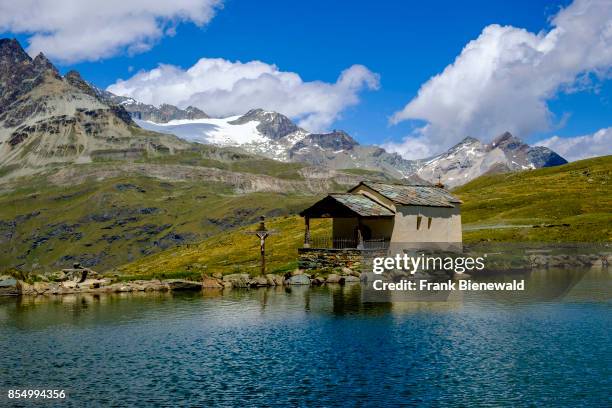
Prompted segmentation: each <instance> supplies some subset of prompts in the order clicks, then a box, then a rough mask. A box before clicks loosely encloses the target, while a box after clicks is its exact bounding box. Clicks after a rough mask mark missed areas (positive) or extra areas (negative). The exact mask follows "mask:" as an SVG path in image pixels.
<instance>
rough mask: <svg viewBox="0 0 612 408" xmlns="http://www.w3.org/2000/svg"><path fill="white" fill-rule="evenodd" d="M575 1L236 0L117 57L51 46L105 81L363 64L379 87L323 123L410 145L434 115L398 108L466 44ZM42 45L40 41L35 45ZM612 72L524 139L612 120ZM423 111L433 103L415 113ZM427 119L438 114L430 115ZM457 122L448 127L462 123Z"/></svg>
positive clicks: (320, 76) (318, 75)
mask: <svg viewBox="0 0 612 408" xmlns="http://www.w3.org/2000/svg"><path fill="white" fill-rule="evenodd" d="M33 1H36V0H33ZM39 1H42V0H39ZM570 4H571V2H570V1H560V2H554V1H552V2H551V1H543V0H536V1H534V0H531V1H513V2H502V1H496V2H495V1H462V2H457V1H431V2H403V1H378V2H375V3H372V2H365V1H352V2H329V1H309V2H307V3H301V4H300V3H297V2H288V1H260V2H249V1H237V0H228V1H225V2H223V5H222V7H220V8H217V9H216V12H215V13H214V16H213V17H210V18H209V19H207V18H202V19H200V21H196V23H197V24H194V22H193V21H190V20H189V18H187V19H183V18H181V17H178V18H177V17H174V18H168V21H174V23H173V22H170V23H165V24H166V26H172V29H173V31H175V33H174V34H173V35H166V34H168V33H165V34H162V35H159V36H157V37H156V38H155V39H153V40H151V41H150V43H149V44H148V45H147V47H145V48H149V49H148V50H145V51H137V52H133V51H128V48H129V43H128V46H122V47H121V46H120V47H118V48H117V49H115V50H113V51H111V52H110V55H103V56H101V57H96V56H93V57H92V56H87V57H84V58H81V59H90V60H89V61H79V57H76V58H73V57H69V58H68V59H64V58H62V55H63V54H62V50H61V49H60V48H58V47H61V45H59V46H58V45H54V47H55V48H52V50H51V52H48V51H45V50H44V49H43V51H44V52H45V53H46V54H48V55H50V58H51V59H52V60H53V61H54V62H55V63H56V64H57V65H58V66H59V67H60V69H61V71H63V72H66V71H67V70H69V69H77V70H78V71H80V72H81V74H82V75H83V77H84V78H86V79H87V80H89V81H91V82H93V83H94V84H96V85H97V86H99V87H102V88H105V87H107V86H109V85H112V84H113V83H115V82H116V81H117V80H118V79H129V78H130V77H132V76H133V75H135V74H136V73H137V72H139V71H142V70H144V71H150V70H152V69H155V68H156V67H157V66H158V64H160V63H164V64H171V65H175V66H177V67H180V68H182V69H188V68H189V67H191V66H193V65H194V64H196V62H198V60H199V59H200V58H222V59H224V60H227V61H230V62H235V61H241V62H249V61H255V60H256V61H262V62H264V63H266V64H270V65H275V66H276V67H278V70H280V71H286V72H291V73H295V74H298V75H299V76H300V77H301V79H302V80H303V81H304V82H311V81H323V82H325V83H330V84H333V83H335V82H336V81H337V79H338V76H339V75H340V73H341V72H342V71H343V70H345V69H347V68H349V67H351V66H353V65H354V64H361V65H363V66H365V67H367V69H368V70H369V71H370V72H371V73H373V74H377V75H378V76H379V86H378V89H369V87H368V86H361V87H360V88H359V89H358V90H355V91H353V93H354V95H349V96H347V98H349V99H350V97H351V96H356V97H357V98H358V99H359V102H358V103H354V102H350V103H348V102H347V103H346V104H345V105H342V107H341V108H338V109H336V110H337V112H335V115H334V119H333V120H328V121H323V122H322V123H323V126H324V128H325V129H332V128H337V129H344V130H346V131H347V132H349V133H350V134H351V135H353V136H354V137H355V138H356V139H357V140H358V141H360V142H362V143H375V144H383V143H385V142H391V145H393V144H395V146H396V147H398V146H400V147H398V148H397V150H398V151H401V143H402V140H404V139H405V138H406V137H407V136H409V135H413V136H414V135H415V132H416V131H418V129H420V128H421V127H422V126H423V125H424V124H425V123H427V122H426V121H425V120H419V119H414V118H409V119H402V120H400V121H398V122H397V123H395V124H392V123H390V118H391V117H392V115H394V114H396V113H397V112H398V111H401V110H402V109H403V108H404V107H405V106H406V105H407V104H408V103H409V102H411V101H412V100H413V98H415V97H416V96H417V92H418V91H419V89H420V87H421V86H423V84H425V83H427V81H428V80H429V79H430V78H432V77H433V76H435V75H437V74H439V73H441V72H442V71H443V70H444V69H445V67H447V66H448V65H449V64H452V63H453V61H454V60H455V58H457V56H459V55H460V53H461V51H462V49H463V48H464V47H465V46H466V44H468V43H469V42H470V41H472V40H475V39H477V38H478V37H479V35H481V33H482V32H483V29H484V28H485V27H487V26H489V25H491V24H499V25H501V26H506V25H508V26H512V27H515V28H516V29H524V30H527V31H528V32H530V33H533V34H534V35H536V34H537V33H539V32H547V31H549V30H551V29H552V28H553V26H554V24H552V23H551V18H552V17H553V16H555V15H556V14H557V13H558V12H559V10H560V9H561V8H563V7H567V6H569V5H570ZM57 7H61V5H58V6H57ZM160 13H161V12H160ZM108 18H114V17H113V16H111V17H108ZM163 18H165V17H161V19H163ZM181 20H186V21H182V22H181ZM198 24H199V25H198ZM38 25H39V26H40V25H41V24H38ZM166 26H165V27H166ZM2 27H4V29H5V30H6V31H5V32H4V34H3V36H7V35H9V36H16V37H17V38H18V39H19V40H20V41H21V42H22V44H24V46H25V45H27V44H28V39H31V36H32V35H33V33H34V34H35V33H38V32H40V31H43V30H40V29H38V28H36V27H38V26H37V25H36V24H34V23H32V27H34V28H30V29H27V27H26V29H23V28H20V27H18V26H17V25H16V23H12V25H11V23H10V22H9V23H7V22H5V23H4V24H3V22H2V19H1V18H0V29H1V28H2ZM68 38H70V37H68ZM35 48H36V46H35V45H33V46H31V47H30V49H29V51H30V52H33V51H35ZM54 54H55V55H57V57H56V56H55V55H54ZM107 54H108V53H107ZM92 59H93V60H92ZM606 78H609V76H607V77H605V78H604V79H601V78H597V79H596V80H595V81H592V82H593V83H591V84H590V85H589V86H586V87H583V88H586V89H581V90H578V91H572V92H571V93H568V92H564V91H558V90H557V91H554V92H552V93H551V92H550V91H546V92H547V96H546V105H547V106H548V109H549V111H550V112H549V113H550V114H552V116H551V117H550V118H549V125H548V126H547V129H542V126H538V125H527V124H526V125H525V126H524V127H523V128H521V129H526V130H525V131H524V132H522V133H524V134H521V135H520V136H522V137H524V138H526V139H527V140H528V141H531V142H533V141H536V140H540V139H544V138H548V137H551V136H553V135H559V136H561V137H573V136H578V135H587V134H591V133H594V132H596V131H598V130H599V129H604V128H607V127H608V126H610V125H611V124H610V118H611V117H612V115H611V113H612V101H611V100H610V96H611V95H612V84H611V83H610V82H611V81H610V80H609V79H606ZM468 95H469V93H468ZM499 98H503V95H500V96H499ZM429 105H431V103H429ZM435 108H436V107H435V106H433V107H431V106H430V108H429V109H435ZM296 109H298V110H299V108H296ZM423 109H427V107H423V108H419V109H416V111H419V112H421V111H422V110H423ZM475 109H478V108H475ZM506 109H507V107H506ZM483 112H484V111H483ZM292 116H294V117H296V116H297V115H292ZM425 116H427V117H429V116H428V113H425ZM434 116H435V115H434ZM491 120H495V118H493V119H491ZM519 120H520V118H519ZM450 122H451V123H449V124H448V126H452V125H453V124H452V120H451V121H450ZM308 123H310V122H308ZM465 129H466V130H465V132H467V131H468V130H471V129H474V128H473V126H472V125H466V128H465ZM462 131H463V130H460V131H459V132H462ZM479 131H480V130H479ZM496 131H497V129H494V128H491V130H490V132H491V133H492V132H496ZM439 132H441V131H439ZM477 133H478V132H477ZM486 134H487V129H484V130H482V134H478V135H474V136H477V137H481V138H484V139H486V138H487V137H486V136H483V135H486ZM464 136H467V134H466V135H464ZM492 136H494V134H491V137H492ZM417 137H418V135H417ZM427 137H430V136H427ZM457 137H458V136H454V137H453V138H448V139H445V138H443V137H442V136H436V135H434V136H431V137H430V138H429V139H424V140H428V141H430V142H431V143H441V144H452V142H456V141H457V140H455V139H457Z"/></svg>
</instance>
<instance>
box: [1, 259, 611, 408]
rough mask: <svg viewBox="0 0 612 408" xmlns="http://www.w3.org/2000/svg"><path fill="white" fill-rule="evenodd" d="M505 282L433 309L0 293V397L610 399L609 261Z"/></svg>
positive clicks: (340, 290) (448, 401)
mask: <svg viewBox="0 0 612 408" xmlns="http://www.w3.org/2000/svg"><path fill="white" fill-rule="evenodd" d="M517 276H519V277H520V278H521V279H525V282H526V288H527V289H526V291H525V292H524V293H501V294H494V293H485V292H466V293H463V294H462V296H459V297H458V298H457V299H452V300H451V301H447V302H436V303H430V302H414V303H409V302H399V303H393V304H390V303H363V302H362V301H361V294H360V291H361V288H360V285H359V284H356V285H347V286H324V287H318V288H308V287H295V286H294V287H291V288H272V289H256V290H233V291H204V292H202V293H190V294H160V293H157V294H148V293H147V294H144V293H143V294H115V295H97V296H94V295H81V296H63V297H47V298H43V297H38V298H25V297H24V298H10V299H8V298H4V299H0V350H1V352H2V364H1V366H0V390H1V391H2V396H0V405H5V404H8V403H9V401H8V400H7V390H8V389H14V388H17V389H28V388H35V389H43V388H44V389H47V388H52V389H64V390H66V393H67V398H66V400H65V401H63V403H62V404H61V405H62V406H92V405H93V406H95V405H105V406H106V405H114V406H237V405H243V406H253V405H255V406H372V407H381V406H398V405H404V406H449V405H452V406H455V405H462V406H466V405H469V406H472V405H476V406H572V407H575V406H585V407H586V406H588V407H595V406H602V407H603V406H608V407H609V406H612V394H611V389H612V381H611V377H612V373H611V367H612V353H611V352H610V351H611V349H612V337H611V328H612V314H611V313H610V311H611V296H610V294H611V293H612V291H611V289H612V271H611V272H607V271H606V270H603V271H602V270H599V271H596V270H594V271H542V272H532V273H526V274H523V275H515V276H510V277H508V278H513V279H515V278H516V277H517ZM489 279H492V278H489ZM496 279H497V278H496ZM13 402H14V401H13ZM21 403H23V402H21ZM31 405H36V406H45V405H49V406H50V405H57V401H36V402H33V403H32V404H31Z"/></svg>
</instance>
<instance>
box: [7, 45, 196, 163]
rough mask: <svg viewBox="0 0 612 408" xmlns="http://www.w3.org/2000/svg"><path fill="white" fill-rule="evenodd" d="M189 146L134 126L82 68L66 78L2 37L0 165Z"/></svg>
mask: <svg viewBox="0 0 612 408" xmlns="http://www.w3.org/2000/svg"><path fill="white" fill-rule="evenodd" d="M188 146H189V143H187V142H185V141H183V140H181V139H178V138H176V137H173V136H169V135H165V134H155V133H153V132H148V131H145V130H143V129H141V128H139V127H138V126H136V124H135V123H134V121H133V120H132V117H131V115H130V114H129V113H128V112H127V111H126V110H125V109H124V108H123V107H122V106H120V105H114V104H109V103H108V102H107V101H106V100H104V99H103V98H100V97H99V96H98V94H97V92H96V91H95V89H93V88H92V87H90V86H89V84H88V83H87V82H86V81H84V80H83V79H82V78H81V76H80V75H79V74H78V72H76V71H71V72H68V73H67V74H66V76H64V77H62V76H61V75H60V74H59V71H58V70H57V69H56V68H55V67H54V66H53V64H52V63H51V62H50V61H49V60H48V59H47V58H46V57H45V56H44V55H43V54H42V53H41V54H39V55H38V56H36V58H34V59H32V58H31V57H30V56H29V55H28V54H27V53H26V52H25V51H24V50H23V48H22V47H21V45H20V44H19V42H18V41H17V40H14V39H0V167H4V168H11V169H19V170H21V171H23V172H24V173H31V172H32V171H33V170H34V169H35V168H38V167H44V166H46V165H49V164H54V163H55V164H58V163H63V164H65V163H86V162H91V161H93V160H94V159H96V158H100V157H107V156H126V157H127V156H135V155H139V154H142V153H143V152H149V153H151V154H154V153H156V152H157V153H160V154H163V153H168V152H172V151H174V150H176V149H184V148H187V147H188Z"/></svg>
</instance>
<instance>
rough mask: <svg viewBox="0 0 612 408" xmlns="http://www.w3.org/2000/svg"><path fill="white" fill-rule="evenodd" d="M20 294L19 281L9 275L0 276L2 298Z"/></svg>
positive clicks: (0, 294)
mask: <svg viewBox="0 0 612 408" xmlns="http://www.w3.org/2000/svg"><path fill="white" fill-rule="evenodd" d="M19 292H20V290H19V285H18V283H17V279H15V278H13V277H12V276H8V275H6V276H0V296H16V295H19Z"/></svg>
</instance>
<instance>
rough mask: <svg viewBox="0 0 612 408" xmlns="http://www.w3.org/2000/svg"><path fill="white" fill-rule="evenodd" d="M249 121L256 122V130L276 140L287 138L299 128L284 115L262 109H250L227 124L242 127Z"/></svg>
mask: <svg viewBox="0 0 612 408" xmlns="http://www.w3.org/2000/svg"><path fill="white" fill-rule="evenodd" d="M250 121H257V122H259V125H257V130H258V131H259V132H260V133H261V134H263V135H265V136H268V137H269V138H271V139H272V140H277V139H280V138H282V137H285V136H287V135H288V134H291V133H293V132H296V131H298V130H300V128H299V127H298V126H297V125H296V124H295V123H293V122H292V121H291V119H289V118H288V117H286V116H285V115H282V114H280V113H278V112H272V111H266V110H264V109H261V108H258V109H251V110H249V111H248V112H247V113H245V114H244V115H242V116H241V117H239V118H238V119H236V120H233V121H231V122H229V123H230V124H232V125H242V124H245V123H247V122H250Z"/></svg>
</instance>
